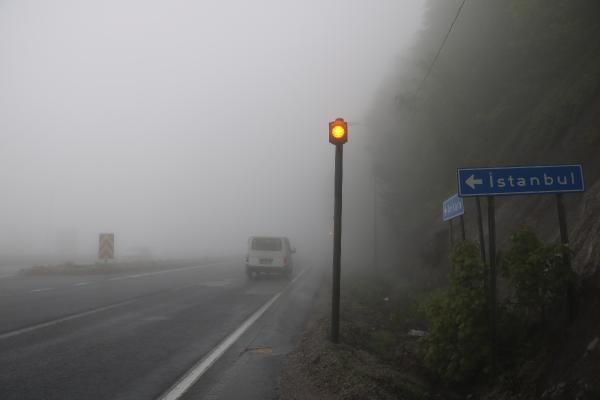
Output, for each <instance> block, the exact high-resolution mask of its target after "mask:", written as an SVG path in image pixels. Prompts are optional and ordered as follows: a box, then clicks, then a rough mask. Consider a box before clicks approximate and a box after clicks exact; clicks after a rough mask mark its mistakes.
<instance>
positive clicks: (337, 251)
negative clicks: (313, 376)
mask: <svg viewBox="0 0 600 400" xmlns="http://www.w3.org/2000/svg"><path fill="white" fill-rule="evenodd" d="M347 141H348V124H347V123H346V122H345V121H344V120H343V119H342V118H338V119H336V120H335V121H332V122H330V123H329V143H331V144H333V145H335V179H334V184H335V188H334V208H333V285H332V286H333V287H332V293H331V341H332V342H333V343H338V342H339V340H340V339H339V337H340V279H341V257H342V175H343V171H342V168H343V158H342V157H343V148H344V143H346V142H347Z"/></svg>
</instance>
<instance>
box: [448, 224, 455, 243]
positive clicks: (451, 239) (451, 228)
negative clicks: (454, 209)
mask: <svg viewBox="0 0 600 400" xmlns="http://www.w3.org/2000/svg"><path fill="white" fill-rule="evenodd" d="M448 223H449V224H450V250H452V249H453V248H454V228H453V226H452V220H451V219H450V220H448Z"/></svg>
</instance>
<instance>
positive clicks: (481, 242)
mask: <svg viewBox="0 0 600 400" xmlns="http://www.w3.org/2000/svg"><path fill="white" fill-rule="evenodd" d="M475 200H476V201H477V225H478V228H479V249H480V251H481V261H483V263H484V264H485V239H484V237H483V217H482V216H481V201H480V200H479V197H475Z"/></svg>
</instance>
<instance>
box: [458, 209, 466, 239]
mask: <svg viewBox="0 0 600 400" xmlns="http://www.w3.org/2000/svg"><path fill="white" fill-rule="evenodd" d="M460 231H461V235H462V240H463V242H464V241H465V240H467V234H466V233H465V216H464V215H461V216H460Z"/></svg>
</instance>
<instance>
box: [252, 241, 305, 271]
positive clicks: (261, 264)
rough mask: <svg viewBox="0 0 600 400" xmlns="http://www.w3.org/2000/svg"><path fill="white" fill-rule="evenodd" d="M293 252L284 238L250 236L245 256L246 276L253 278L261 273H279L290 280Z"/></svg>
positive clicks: (293, 249) (292, 267) (292, 268)
mask: <svg viewBox="0 0 600 400" xmlns="http://www.w3.org/2000/svg"><path fill="white" fill-rule="evenodd" d="M295 252H296V249H295V248H294V247H292V246H291V245H290V240H289V239H288V238H286V237H266V236H251V237H250V238H249V239H248V253H247V254H246V274H247V275H248V277H249V278H253V277H255V276H258V275H260V274H261V273H268V274H270V273H280V274H283V275H285V276H286V277H287V278H291V277H292V275H293V273H294V262H293V259H292V254H293V253H295Z"/></svg>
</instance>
